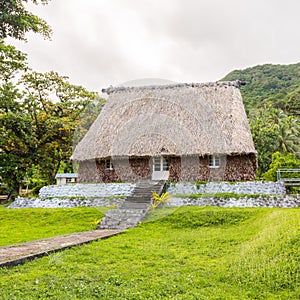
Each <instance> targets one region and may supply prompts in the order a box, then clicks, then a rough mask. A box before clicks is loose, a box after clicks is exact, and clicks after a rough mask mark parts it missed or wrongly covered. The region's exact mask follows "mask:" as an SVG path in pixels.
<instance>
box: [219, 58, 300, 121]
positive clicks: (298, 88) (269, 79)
mask: <svg viewBox="0 0 300 300" xmlns="http://www.w3.org/2000/svg"><path fill="white" fill-rule="evenodd" d="M237 79H238V80H241V81H245V82H246V85H245V86H242V87H241V92H242V95H243V100H244V104H245V107H246V109H247V111H249V110H251V109H252V108H255V107H259V106H262V105H264V104H266V103H268V102H271V103H273V106H274V107H280V108H282V109H284V110H286V111H287V112H289V113H291V114H297V115H298V116H299V109H300V96H299V94H300V63H297V64H293V65H271V64H266V65H258V66H255V67H252V68H247V69H244V70H235V71H232V72H230V73H229V74H228V75H226V76H225V77H224V78H223V79H222V80H237Z"/></svg>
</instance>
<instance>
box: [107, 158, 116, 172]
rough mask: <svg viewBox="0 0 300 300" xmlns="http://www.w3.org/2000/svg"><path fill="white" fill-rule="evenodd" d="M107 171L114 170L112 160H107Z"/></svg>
mask: <svg viewBox="0 0 300 300" xmlns="http://www.w3.org/2000/svg"><path fill="white" fill-rule="evenodd" d="M105 169H106V170H113V169H114V166H113V164H112V160H111V159H106V160H105Z"/></svg>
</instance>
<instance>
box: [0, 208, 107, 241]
mask: <svg viewBox="0 0 300 300" xmlns="http://www.w3.org/2000/svg"><path fill="white" fill-rule="evenodd" d="M107 210H108V208H105V207H104V208H70V209H63V208H58V209H53V208H51V209H40V208H35V209H6V208H5V207H3V206H0V246H3V245H8V244H14V243H19V242H26V241H30V240H36V239H40V238H47V237H51V236H55V235H61V234H66V233H72V232H79V231H85V230H92V229H94V228H95V227H96V224H95V221H96V220H99V219H101V218H102V217H103V216H104V214H105V213H106V212H107Z"/></svg>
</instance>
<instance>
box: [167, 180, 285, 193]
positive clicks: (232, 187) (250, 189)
mask: <svg viewBox="0 0 300 300" xmlns="http://www.w3.org/2000/svg"><path fill="white" fill-rule="evenodd" d="M167 191H168V192H169V193H170V194H171V195H188V194H216V193H235V194H248V195H249V194H252V195H253V194H261V195H284V194H285V186H284V184H283V183H282V182H263V181H246V182H236V183H233V184H231V183H229V182H209V183H207V184H200V185H199V186H197V185H196V184H194V183H191V182H183V183H171V184H170V186H169V188H168V190H167Z"/></svg>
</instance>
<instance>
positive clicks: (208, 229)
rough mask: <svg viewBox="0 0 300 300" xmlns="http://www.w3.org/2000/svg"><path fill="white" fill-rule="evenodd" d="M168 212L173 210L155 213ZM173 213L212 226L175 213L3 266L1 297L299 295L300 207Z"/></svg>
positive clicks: (198, 210)
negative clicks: (193, 223) (188, 221)
mask: <svg viewBox="0 0 300 300" xmlns="http://www.w3.org/2000/svg"><path fill="white" fill-rule="evenodd" d="M172 209H173V208H172ZM223 210H224V211H225V212H226V213H224V214H223V213H222V211H223ZM165 211H166V212H168V213H169V212H170V208H163V209H157V210H154V212H153V213H152V214H158V213H160V214H161V212H165ZM173 212H176V218H177V219H178V220H182V219H183V216H182V215H181V214H183V215H184V219H186V218H187V219H194V216H195V215H196V216H199V217H200V220H202V221H203V220H204V218H207V220H208V225H207V226H195V227H194V228H191V226H189V227H188V228H187V227H186V226H185V224H184V223H183V224H182V227H180V226H177V228H175V227H174V226H173V225H174V224H175V223H176V218H175V217H174V219H170V222H168V221H165V222H161V221H159V220H158V221H157V222H148V223H144V224H142V225H141V226H139V227H137V228H134V229H131V230H127V231H126V232H125V233H123V234H121V235H118V236H114V237H111V238H109V239H106V240H100V241H98V242H93V243H91V244H87V245H83V246H80V247H75V248H72V249H69V250H65V251H63V252H60V253H56V254H51V255H49V256H48V257H44V258H41V259H37V260H34V261H31V262H28V263H25V264H24V265H22V266H18V267H14V268H11V269H5V268H3V269H1V270H0V289H1V298H2V299H212V300H217V299H249V300H250V299H251V300H252V299H278V300H279V299H298V298H299V279H300V278H299V276H300V270H299V265H300V264H299V248H300V238H299V237H300V236H299V228H300V218H299V217H300V212H299V210H298V209H245V208H242V209H223V208H209V207H207V208H202V209H200V208H196V207H186V208H180V209H177V210H175V211H174V209H173ZM239 214H241V216H239ZM161 215H163V214H161ZM214 220H219V221H218V222H219V225H217V224H216V223H215V221H214Z"/></svg>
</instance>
